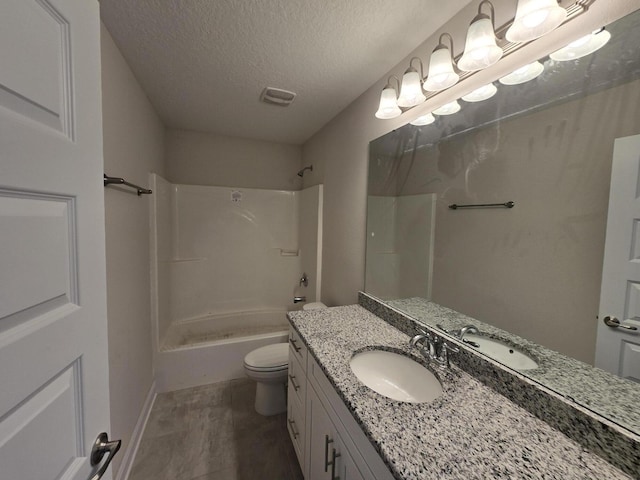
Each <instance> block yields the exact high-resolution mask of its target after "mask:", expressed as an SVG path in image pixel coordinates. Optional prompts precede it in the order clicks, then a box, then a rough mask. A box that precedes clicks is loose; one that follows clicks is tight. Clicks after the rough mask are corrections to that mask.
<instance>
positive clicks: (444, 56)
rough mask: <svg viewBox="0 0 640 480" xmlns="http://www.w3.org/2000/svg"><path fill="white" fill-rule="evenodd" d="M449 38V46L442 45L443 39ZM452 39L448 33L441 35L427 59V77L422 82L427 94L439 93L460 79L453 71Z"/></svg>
mask: <svg viewBox="0 0 640 480" xmlns="http://www.w3.org/2000/svg"><path fill="white" fill-rule="evenodd" d="M444 37H448V38H449V45H450V47H451V48H449V46H447V45H445V44H444V43H443V38H444ZM452 52H453V37H452V36H451V35H449V34H448V33H443V34H442V35H440V38H439V39H438V46H436V48H434V50H433V52H432V53H431V58H430V59H429V76H428V77H427V80H426V81H425V82H424V89H425V90H426V91H428V92H439V91H440V90H444V89H445V88H449V87H451V86H453V85H455V84H456V83H458V80H459V79H460V76H459V75H458V74H457V73H456V72H454V71H453V56H452Z"/></svg>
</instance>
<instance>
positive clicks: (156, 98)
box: [100, 0, 469, 144]
mask: <svg viewBox="0 0 640 480" xmlns="http://www.w3.org/2000/svg"><path fill="white" fill-rule="evenodd" d="M468 3H469V0H449V1H441V0H402V1H401V2H398V1H396V0H342V1H339V0H325V1H321V0H315V1H314V0H101V1H100V5H101V15H102V20H103V22H104V23H105V25H106V26H107V29H108V30H109V32H110V33H111V35H112V36H113V38H114V40H115V42H116V44H117V45H118V47H119V48H120V50H121V51H122V54H123V55H124V57H125V58H126V59H127V62H128V63H129V65H130V66H131V68H132V70H133V72H134V73H135V75H136V77H137V78H138V80H139V81H140V83H141V85H142V87H143V88H144V90H145V91H146V92H147V95H148V96H149V98H150V100H151V102H152V103H153V105H154V107H155V108H156V110H157V112H158V114H159V115H160V117H161V119H162V121H163V122H164V123H165V125H166V126H168V127H172V128H180V129H187V130H196V131H203V132H215V133H219V134H223V135H230V136H239V137H247V138H253V139H260V140H271V141H277V142H285V143H292V144H300V143H303V142H304V141H305V140H307V139H308V138H309V137H311V136H312V135H313V134H314V133H315V132H316V131H318V130H319V129H320V128H321V127H322V126H323V125H324V124H326V123H327V122H328V121H329V120H331V118H333V117H334V116H335V115H336V114H338V113H339V112H340V111H341V110H342V109H343V108H345V107H346V106H347V105H348V104H349V103H351V102H352V101H353V100H355V99H356V98H357V97H358V96H359V95H360V94H362V93H363V92H364V91H365V90H367V89H368V88H369V87H370V86H371V85H373V84H374V83H375V82H377V81H378V80H379V79H380V78H381V77H382V76H383V75H385V73H386V72H387V71H389V70H390V69H391V68H393V67H394V65H395V64H397V63H398V61H400V60H401V59H402V58H404V57H405V56H406V55H408V54H409V53H410V52H411V51H412V50H413V49H414V48H415V47H417V46H418V45H419V44H420V43H422V42H423V41H424V40H425V39H426V38H428V37H429V36H430V35H431V34H432V33H433V32H434V31H435V30H437V29H438V27H439V26H440V25H442V24H444V23H445V22H446V21H447V20H448V19H449V18H451V17H452V16H453V15H454V14H455V13H457V12H458V11H459V10H460V9H461V8H462V7H463V6H465V5H466V4H468ZM266 86H271V87H278V88H284V89H286V90H291V91H294V92H296V93H297V94H298V96H297V97H296V99H295V101H294V102H293V104H292V105H291V106H290V107H287V108H282V107H278V106H273V105H266V104H263V103H260V102H259V96H260V93H261V92H262V89H263V88H264V87H266ZM376 107H377V105H372V106H371V115H373V113H374V111H375V109H376Z"/></svg>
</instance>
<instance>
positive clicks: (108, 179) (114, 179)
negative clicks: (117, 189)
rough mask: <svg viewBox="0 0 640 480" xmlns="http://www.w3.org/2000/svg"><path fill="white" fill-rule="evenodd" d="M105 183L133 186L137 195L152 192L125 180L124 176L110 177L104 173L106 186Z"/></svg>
mask: <svg viewBox="0 0 640 480" xmlns="http://www.w3.org/2000/svg"><path fill="white" fill-rule="evenodd" d="M107 185H125V186H127V187H131V188H135V189H136V191H137V192H138V196H140V195H143V194H144V195H151V194H152V193H153V192H152V191H151V190H149V189H148V188H142V187H140V186H138V185H135V184H133V183H130V182H127V181H126V180H125V179H124V178H119V177H110V176H108V175H107V174H106V173H105V174H104V186H105V187H106V186H107Z"/></svg>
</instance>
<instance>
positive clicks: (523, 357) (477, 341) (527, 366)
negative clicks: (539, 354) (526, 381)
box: [464, 333, 538, 370]
mask: <svg viewBox="0 0 640 480" xmlns="http://www.w3.org/2000/svg"><path fill="white" fill-rule="evenodd" d="M464 343H465V344H467V345H468V346H469V347H471V348H473V349H474V350H477V351H478V352H480V353H483V354H485V355H486V356H487V357H491V358H493V359H494V360H496V361H497V362H500V363H502V364H503V365H506V366H507V367H509V368H513V369H515V370H533V369H535V368H538V363H537V362H536V361H535V360H534V359H533V358H531V356H530V355H528V354H526V353H525V352H523V351H522V350H520V349H518V348H516V347H513V346H511V345H509V344H507V343H505V342H502V341H501V340H498V339H497V338H491V337H487V336H485V335H476V334H471V333H467V334H466V335H465V336H464Z"/></svg>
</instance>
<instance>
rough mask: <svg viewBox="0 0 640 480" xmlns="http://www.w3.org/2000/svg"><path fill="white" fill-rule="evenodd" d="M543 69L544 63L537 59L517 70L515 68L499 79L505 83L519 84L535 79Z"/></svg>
mask: <svg viewBox="0 0 640 480" xmlns="http://www.w3.org/2000/svg"><path fill="white" fill-rule="evenodd" d="M543 71H544V65H542V64H541V63H540V62H538V61H535V62H533V63H530V64H528V65H525V66H524V67H520V68H518V69H517V70H514V71H513V72H511V73H510V74H509V75H505V76H504V77H502V78H501V79H500V80H498V81H499V82H500V83H501V84H503V85H519V84H520V83H525V82H528V81H529V80H533V79H534V78H536V77H537V76H538V75H540V74H541V73H542V72H543Z"/></svg>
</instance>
